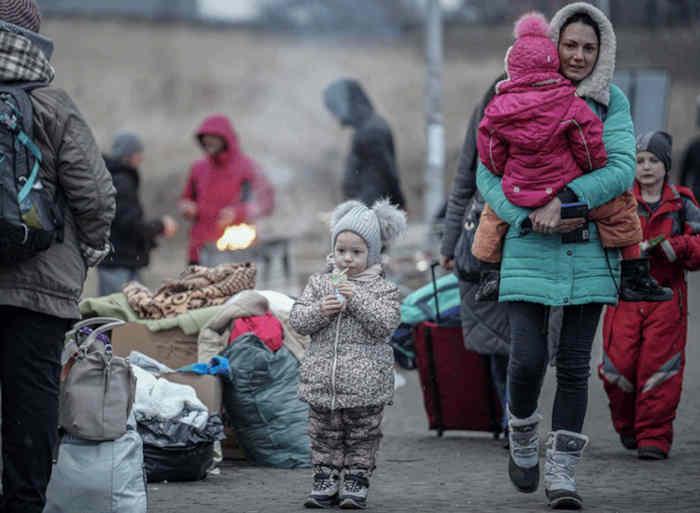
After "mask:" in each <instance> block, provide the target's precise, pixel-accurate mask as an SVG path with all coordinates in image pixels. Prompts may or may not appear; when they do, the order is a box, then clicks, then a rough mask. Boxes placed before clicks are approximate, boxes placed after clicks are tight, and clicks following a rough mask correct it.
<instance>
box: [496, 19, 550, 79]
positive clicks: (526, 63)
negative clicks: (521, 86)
mask: <svg viewBox="0 0 700 513" xmlns="http://www.w3.org/2000/svg"><path fill="white" fill-rule="evenodd" d="M513 34H514V35H515V43H513V46H511V47H510V48H509V49H508V54H507V56H506V71H507V72H508V77H509V78H510V79H511V80H517V79H518V78H520V77H522V76H523V75H526V74H531V73H546V72H557V71H558V70H559V53H558V52H557V47H556V45H555V44H554V43H553V42H552V40H551V39H550V38H549V23H548V22H547V19H546V18H545V17H544V15H543V14H541V13H539V12H529V13H527V14H524V15H522V16H521V17H520V18H519V19H518V21H516V22H515V27H514V30H513Z"/></svg>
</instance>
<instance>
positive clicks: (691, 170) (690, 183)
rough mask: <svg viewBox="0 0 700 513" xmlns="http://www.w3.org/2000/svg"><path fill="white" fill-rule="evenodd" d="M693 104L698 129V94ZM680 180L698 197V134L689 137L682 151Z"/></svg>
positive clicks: (699, 156)
mask: <svg viewBox="0 0 700 513" xmlns="http://www.w3.org/2000/svg"><path fill="white" fill-rule="evenodd" d="M695 106H696V109H697V114H696V115H697V118H696V123H697V128H698V129H700V96H698V97H697V99H696V103H695ZM680 182H681V185H683V186H685V187H689V188H690V189H692V191H693V195H694V196H695V197H696V198H700V135H696V136H695V137H694V138H693V139H691V141H690V142H689V143H688V146H687V147H686V149H685V152H684V153H683V163H682V164H681V179H680Z"/></svg>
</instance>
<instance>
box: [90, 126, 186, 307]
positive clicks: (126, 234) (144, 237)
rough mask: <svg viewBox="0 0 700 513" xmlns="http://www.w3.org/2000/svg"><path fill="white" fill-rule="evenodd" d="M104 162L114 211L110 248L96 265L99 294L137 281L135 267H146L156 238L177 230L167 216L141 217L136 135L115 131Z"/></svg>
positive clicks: (139, 153)
mask: <svg viewBox="0 0 700 513" xmlns="http://www.w3.org/2000/svg"><path fill="white" fill-rule="evenodd" d="M105 163H106V164H107V169H109V172H110V173H111V174H112V181H113V182H114V187H115V188H116V189H117V213H116V215H115V217H114V221H112V233H111V236H110V240H111V243H112V247H113V251H112V253H111V254H110V255H109V256H108V257H107V258H105V259H104V260H103V261H102V262H101V263H100V265H99V267H98V268H97V276H98V281H99V284H98V293H99V295H100V296H106V295H108V294H113V293H115V292H121V289H122V285H124V284H125V283H127V282H129V281H133V280H136V281H139V280H140V276H139V270H140V269H142V268H144V267H147V266H148V261H149V253H150V252H151V250H152V249H153V248H154V247H156V245H157V244H156V239H157V238H158V237H166V238H169V237H172V236H173V235H175V232H177V229H178V225H177V223H176V222H175V220H174V219H173V218H172V217H170V216H168V215H165V216H163V217H161V218H160V219H151V220H149V219H145V217H144V212H143V206H142V205H141V200H140V199H139V186H140V182H141V177H140V167H141V165H142V164H143V143H142V142H141V139H140V138H139V137H138V136H137V135H136V134H133V133H130V132H119V133H118V134H116V136H115V137H114V141H113V142H112V150H111V153H110V155H109V156H107V157H105Z"/></svg>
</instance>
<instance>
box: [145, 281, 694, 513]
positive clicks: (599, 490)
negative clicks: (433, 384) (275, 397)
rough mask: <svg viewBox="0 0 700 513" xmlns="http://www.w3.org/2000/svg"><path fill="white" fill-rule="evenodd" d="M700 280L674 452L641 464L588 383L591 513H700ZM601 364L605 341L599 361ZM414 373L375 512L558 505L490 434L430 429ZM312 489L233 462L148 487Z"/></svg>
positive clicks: (291, 493)
mask: <svg viewBox="0 0 700 513" xmlns="http://www.w3.org/2000/svg"><path fill="white" fill-rule="evenodd" d="M699 299H700V276H692V278H691V280H690V303H689V304H690V309H689V311H690V318H689V329H688V333H689V334H690V337H689V340H688V347H687V356H686V371H685V372H686V373H685V379H684V390H683V396H682V399H681V404H680V407H679V409H678V417H677V419H676V421H675V423H674V437H675V439H674V445H673V449H672V452H671V457H670V459H668V460H665V461H660V462H648V461H640V460H638V459H637V458H636V453H634V452H630V451H627V450H625V449H623V448H622V446H621V445H620V442H619V440H618V437H617V435H616V434H615V432H614V430H613V428H612V425H611V422H610V413H609V410H608V403H607V397H606V396H605V393H604V392H603V387H602V384H601V381H600V380H599V379H598V377H597V375H596V372H595V370H594V372H593V376H592V377H591V379H590V385H589V401H588V414H587V417H586V424H585V426H584V429H583V431H584V433H585V434H587V435H588V436H589V437H590V445H589V446H588V448H587V449H586V452H585V454H584V457H583V459H582V462H581V465H580V466H579V469H578V473H577V476H578V477H577V484H578V488H579V492H580V493H581V495H582V497H583V498H584V501H585V511H589V512H595V513H691V512H692V513H697V511H698V496H699V495H698V494H699V493H700V491H699V488H698V478H697V476H698V471H697V465H698V461H700V438H699V437H698V433H697V425H698V423H699V422H700V407H699V405H698V400H697V397H698V394H700V345H698V343H697V342H698V337H697V333H698V330H700V318H699V317H698V313H697V312H698V311H699V310H698V300H699ZM600 361H601V344H600V337H598V339H597V341H596V343H595V345H594V350H593V358H592V365H594V366H596V365H598V363H599V362H600ZM401 372H402V374H403V375H404V376H405V377H406V379H407V384H406V386H404V387H402V388H399V389H398V391H397V393H396V399H395V402H394V405H392V406H390V407H388V408H387V411H386V418H385V421H384V425H383V429H384V433H385V438H384V440H383V442H382V447H381V449H380V451H379V462H378V469H377V473H376V476H375V477H374V479H373V480H372V485H371V490H370V499H369V500H370V511H377V512H382V513H394V512H395V513H407V512H411V513H413V512H416V513H419V512H420V513H423V512H428V511H434V512H439V513H464V512H474V513H485V512H489V513H496V512H498V513H539V512H545V511H550V510H549V509H548V508H547V506H546V500H545V497H544V492H543V490H542V489H541V488H540V490H538V491H537V492H536V493H532V494H522V493H518V492H517V491H516V490H515V488H513V486H512V485H511V484H510V482H509V480H508V477H507V454H508V453H507V451H505V450H503V449H502V448H501V442H500V441H494V440H492V439H491V437H490V435H487V434H478V433H466V432H448V433H447V434H446V435H445V436H444V437H443V438H437V436H436V435H435V433H434V432H429V431H428V429H427V420H426V416H425V411H424V410H423V402H422V395H421V388H420V382H419V380H418V376H417V373H416V371H401ZM553 378H554V376H553V372H552V369H551V368H550V371H549V372H548V376H547V379H546V380H545V384H544V389H543V392H542V396H541V398H540V404H539V409H540V411H541V413H542V414H543V415H545V421H544V422H543V423H542V425H541V426H540V435H541V436H542V437H544V436H545V434H546V432H547V430H548V426H549V423H550V418H551V417H550V414H551V406H552V403H553V397H554V396H553V394H554V385H555V383H554V379H553ZM309 486H310V472H309V470H275V469H267V468H259V467H251V466H248V465H240V464H237V465H231V464H229V465H227V466H224V467H223V468H222V471H221V474H220V475H218V476H210V477H209V478H207V479H206V480H205V481H202V482H198V483H173V484H154V485H151V486H150V487H149V491H150V511H151V513H166V512H167V513H171V512H180V511H183V512H184V511H197V512H199V511H206V512H208V513H229V512H232V511H235V512H237V513H288V512H302V511H304V508H303V507H302V503H303V500H304V498H305V497H306V494H307V493H308V491H309Z"/></svg>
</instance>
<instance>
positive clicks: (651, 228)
mask: <svg viewBox="0 0 700 513" xmlns="http://www.w3.org/2000/svg"><path fill="white" fill-rule="evenodd" d="M634 194H635V196H636V197H637V202H638V204H639V207H638V212H639V217H640V219H641V221H642V229H643V231H644V239H645V240H652V239H654V238H655V237H657V236H659V235H663V236H664V237H665V238H666V241H667V242H665V243H663V244H662V245H661V246H659V247H658V248H656V249H655V250H654V251H652V254H651V258H652V261H651V274H652V275H653V276H654V278H656V280H657V281H658V282H659V283H660V284H661V285H664V286H667V287H672V288H676V287H678V286H679V285H680V284H682V283H685V271H697V270H698V269H700V208H699V207H698V203H697V201H696V200H695V197H694V196H693V193H692V192H691V191H690V189H688V188H686V187H680V186H675V185H668V184H667V185H665V186H664V189H663V192H662V194H661V204H660V205H659V207H658V208H657V209H656V210H655V211H653V212H652V210H651V209H650V208H649V206H648V205H647V204H646V202H645V201H644V200H643V199H642V194H641V191H640V188H639V184H638V183H636V182H635V185H634Z"/></svg>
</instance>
